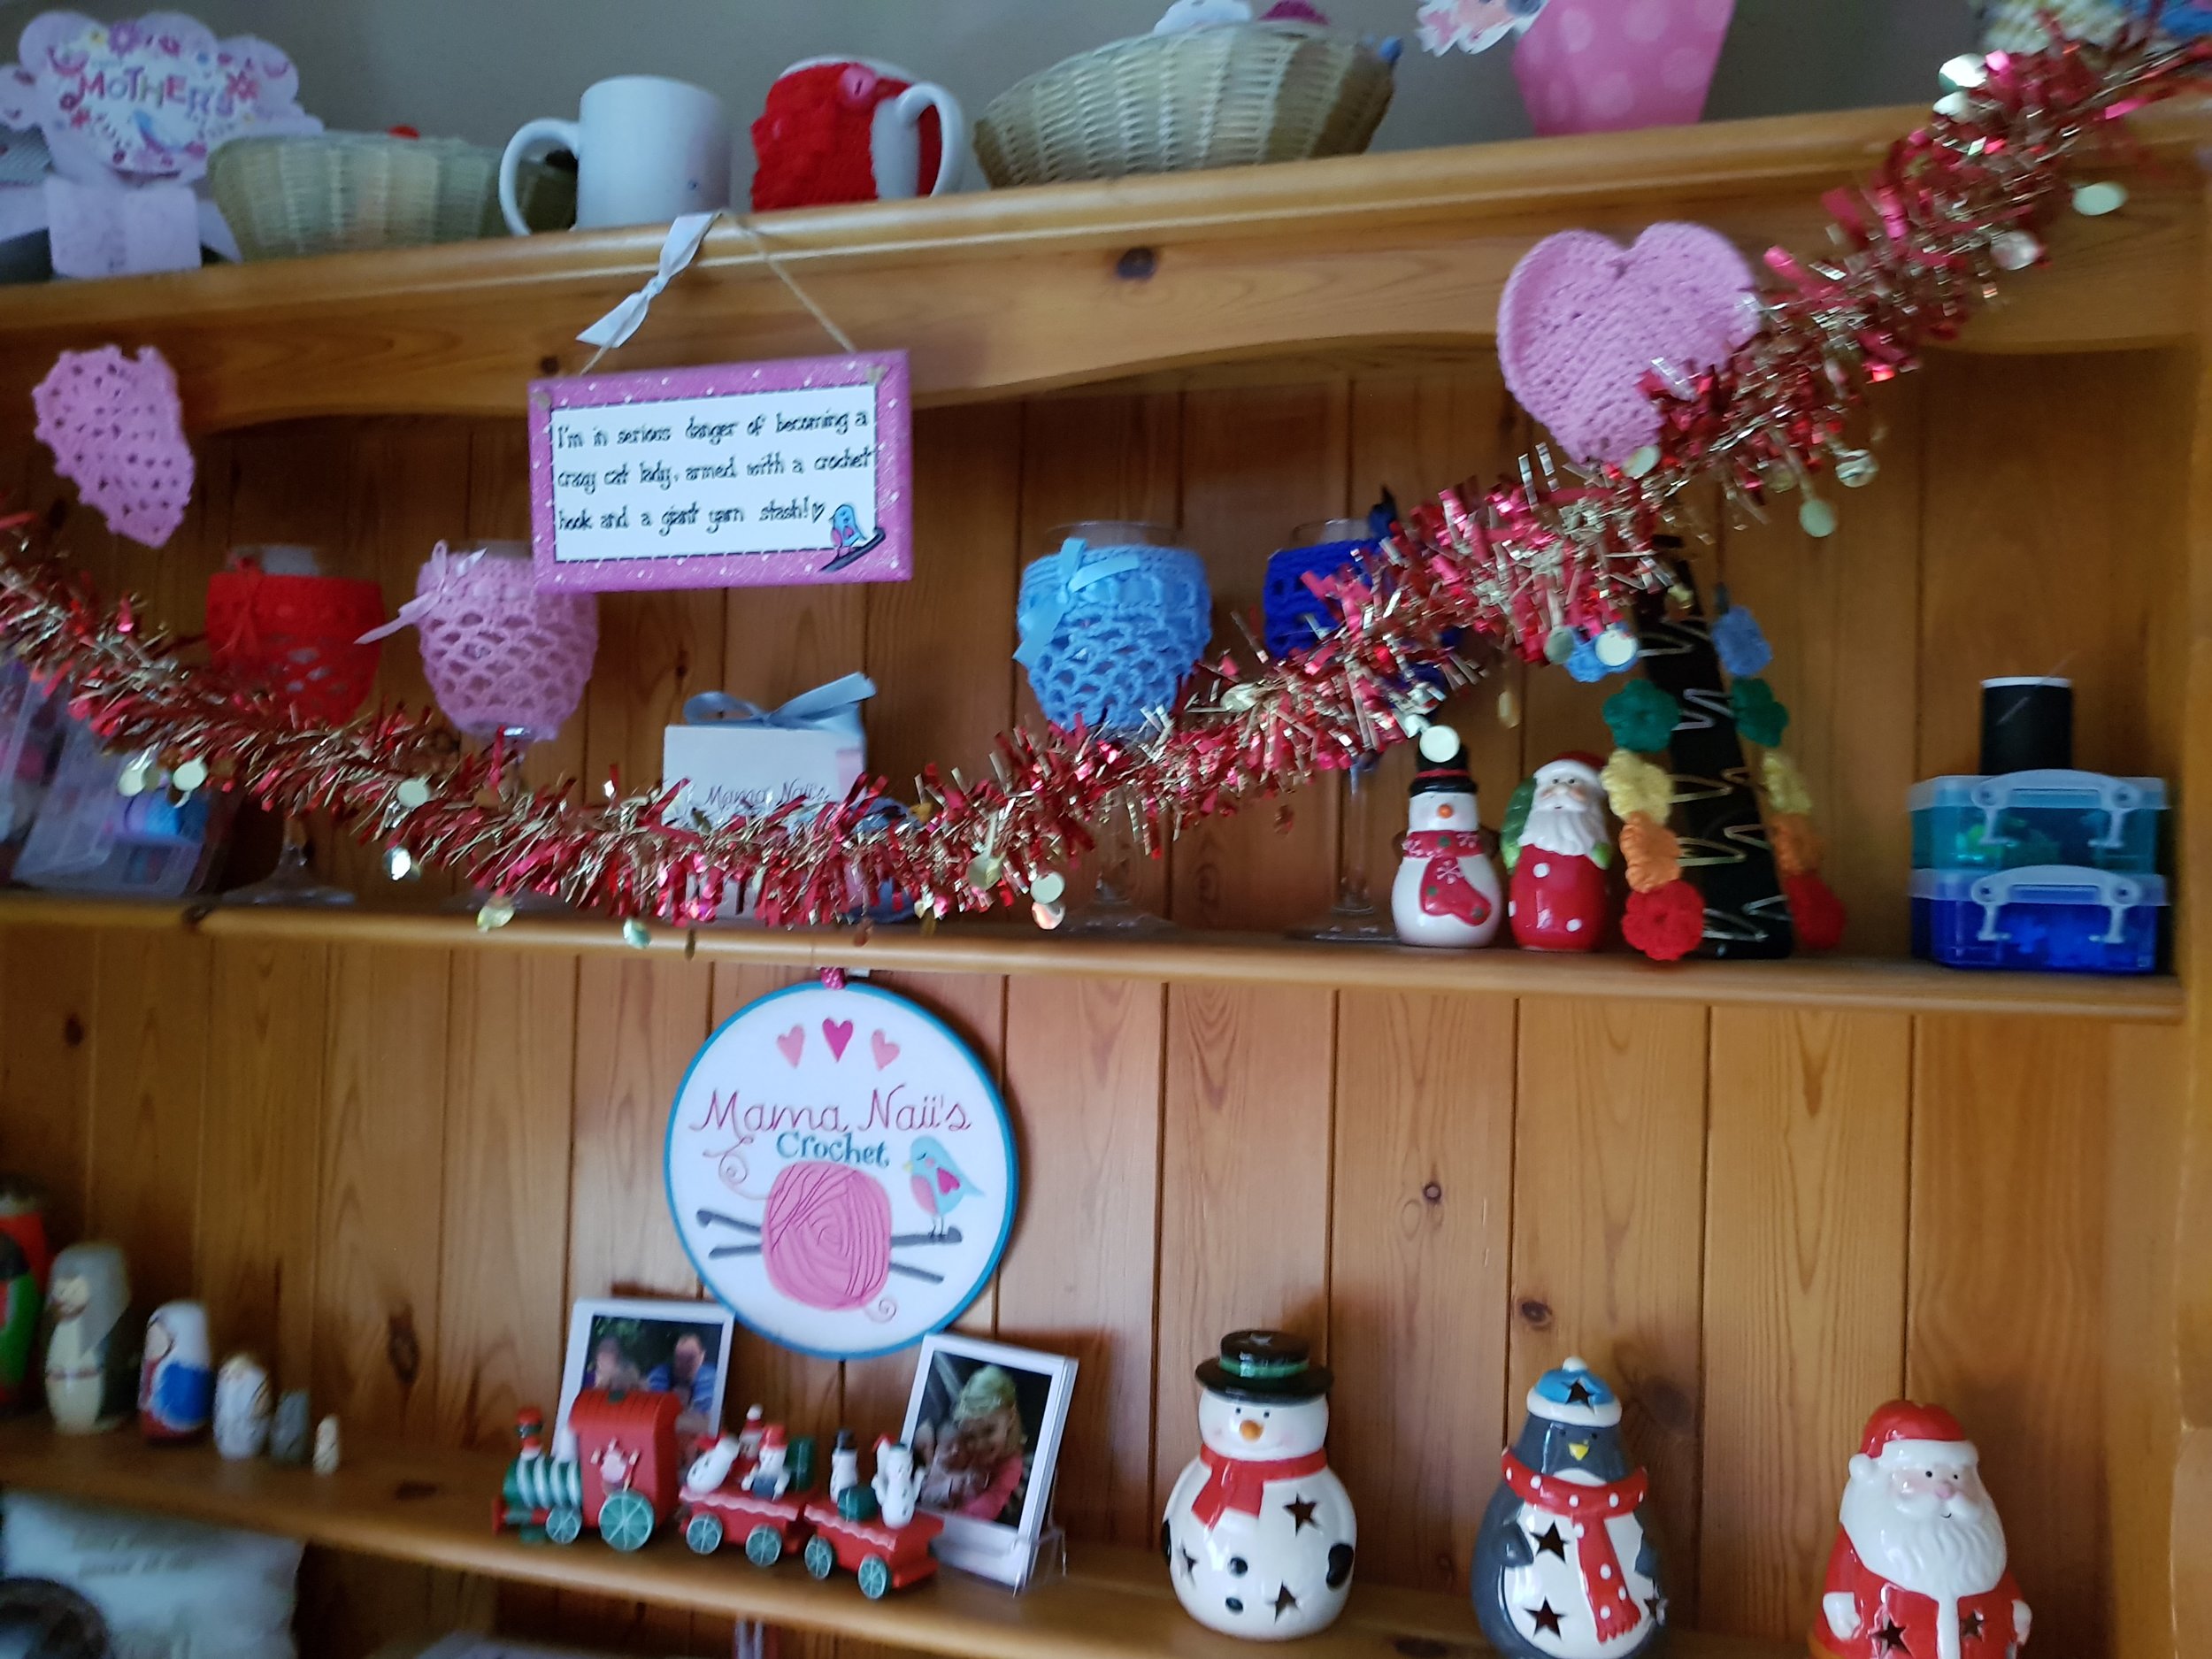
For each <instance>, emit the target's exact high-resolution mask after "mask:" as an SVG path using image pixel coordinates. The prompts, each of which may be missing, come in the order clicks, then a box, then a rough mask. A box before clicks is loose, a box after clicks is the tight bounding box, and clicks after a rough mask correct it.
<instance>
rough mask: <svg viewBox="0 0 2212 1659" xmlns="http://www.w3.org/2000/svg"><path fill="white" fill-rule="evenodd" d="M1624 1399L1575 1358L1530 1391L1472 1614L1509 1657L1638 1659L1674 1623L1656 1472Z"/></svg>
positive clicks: (1480, 1561) (1478, 1571) (1494, 1510)
mask: <svg viewBox="0 0 2212 1659" xmlns="http://www.w3.org/2000/svg"><path fill="white" fill-rule="evenodd" d="M1620 1423H1621V1402H1619V1401H1618V1400H1617V1399H1616V1398H1615V1397H1614V1394H1613V1391H1612V1390H1611V1389H1610V1388H1609V1387H1607V1386H1605V1382H1604V1379H1601V1378H1600V1377H1599V1376H1597V1375H1596V1374H1595V1373H1594V1371H1591V1370H1590V1368H1589V1367H1588V1366H1586V1365H1585V1364H1584V1363H1582V1362H1581V1361H1580V1360H1578V1359H1571V1360H1569V1361H1568V1362H1567V1363H1565V1364H1564V1365H1563V1366H1561V1367H1560V1368H1559V1369H1558V1370H1557V1371H1546V1372H1545V1373H1544V1374H1543V1375H1542V1376H1541V1377H1540V1378H1538V1379H1537V1380H1536V1386H1534V1387H1533V1388H1531V1389H1530V1390H1529V1391H1528V1420H1527V1421H1526V1422H1525V1423H1524V1424H1523V1425H1521V1437H1520V1439H1518V1440H1516V1441H1514V1443H1513V1446H1512V1448H1511V1449H1510V1450H1509V1451H1508V1452H1507V1453H1506V1454H1505V1459H1504V1464H1505V1479H1503V1480H1502V1481H1501V1482H1500V1483H1499V1485H1498V1490H1497V1493H1496V1495H1495V1496H1494V1497H1493V1498H1492V1499H1491V1500H1490V1507H1489V1509H1486V1510H1485V1511H1484V1513H1483V1517H1482V1530H1481V1532H1479V1533H1477V1534H1476V1537H1475V1570H1474V1573H1473V1585H1474V1595H1475V1613H1476V1616H1477V1617H1479V1619H1480V1620H1481V1623H1482V1633H1483V1634H1484V1635H1485V1636H1486V1637H1488V1638H1489V1639H1490V1645H1491V1646H1492V1647H1495V1648H1496V1649H1497V1650H1498V1652H1499V1653H1500V1654H1502V1655H1507V1659H1636V1656H1637V1655H1646V1654H1649V1653H1652V1652H1653V1651H1655V1649H1656V1648H1657V1647H1658V1645H1659V1643H1660V1641H1661V1640H1662V1639H1663V1636H1664V1634H1665V1632H1666V1622H1667V1599H1666V1593H1665V1591H1664V1590H1663V1589H1662V1588H1661V1587H1660V1582H1661V1574H1660V1567H1659V1552H1658V1550H1657V1548H1656V1547H1655V1545H1654V1544H1653V1543H1652V1540H1651V1537H1650V1534H1649V1533H1648V1532H1646V1531H1645V1529H1644V1507H1643V1506H1644V1503H1645V1501H1646V1498H1647V1490H1648V1484H1649V1483H1648V1482H1647V1480H1646V1479H1645V1478H1644V1471H1642V1470H1640V1469H1637V1468H1634V1467H1632V1465H1631V1464H1630V1463H1629V1461H1628V1453H1627V1451H1626V1450H1625V1449H1624V1448H1623V1446H1622V1445H1621V1430H1620Z"/></svg>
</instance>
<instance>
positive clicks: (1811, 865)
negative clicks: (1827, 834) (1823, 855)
mask: <svg viewBox="0 0 2212 1659" xmlns="http://www.w3.org/2000/svg"><path fill="white" fill-rule="evenodd" d="M1767 841H1768V842H1769V843H1770V845H1771V846H1772V847H1773V849H1774V867H1775V868H1776V869H1777V870H1779V871H1780V872H1782V873H1783V874H1784V875H1786V876H1794V875H1804V874H1809V873H1810V872H1813V871H1816V870H1817V869H1819V868H1820V832H1819V831H1818V830H1816V829H1815V828H1814V827H1813V821H1812V819H1810V818H1807V817H1806V816H1805V815H1804V814H1803V813H1802V812H1777V813H1776V814H1775V815H1774V816H1773V817H1772V818H1770V819H1768V820H1767Z"/></svg>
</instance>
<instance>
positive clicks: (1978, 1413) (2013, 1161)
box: [1905, 1016, 2132, 1653]
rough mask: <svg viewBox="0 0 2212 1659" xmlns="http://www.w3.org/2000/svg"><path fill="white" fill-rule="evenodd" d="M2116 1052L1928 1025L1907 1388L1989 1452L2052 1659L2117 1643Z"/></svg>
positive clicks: (1987, 1025) (2049, 1031) (1917, 1125)
mask: <svg viewBox="0 0 2212 1659" xmlns="http://www.w3.org/2000/svg"><path fill="white" fill-rule="evenodd" d="M2108 1041H2109V1035H2108V1033H2107V1032H2105V1031H2102V1030H2099V1029H2095V1028H2090V1029H2086V1030H2080V1031H2062V1030H2060V1029H2059V1028H2058V1027H2056V1026H2055V1025H2048V1024H2045V1023H2040V1022H2037V1021H2033V1020H2024V1019H1977V1018H1966V1017H1962V1016H1942V1017H1936V1016H1930V1017H1927V1018H1923V1019H1921V1020H1920V1022H1919V1033H1918V1041H1917V1046H1916V1053H1915V1056H1914V1079H1913V1132H1912V1141H1913V1145H1912V1215H1911V1222H1910V1234H1911V1266H1910V1286H1911V1288H1910V1293H1909V1296H1910V1301H1909V1315H1908V1317H1909V1323H1908V1325H1907V1329H1906V1356H1905V1357H1906V1386H1907V1387H1908V1388H1909V1390H1910V1391H1911V1394H1912V1395H1913V1397H1914V1398H1915V1399H1923V1400H1937V1401H1940V1402H1943V1403H1944V1404H1946V1405H1947V1406H1949V1407H1950V1408H1951V1409H1952V1410H1953V1411H1955V1413H1956V1414H1957V1415H1958V1418H1959V1421H1960V1422H1961V1423H1962V1425H1964V1426H1965V1428H1966V1431H1967V1432H1968V1433H1969V1434H1970V1436H1971V1437H1972V1438H1973V1440H1974V1442H1975V1444H1976V1445H1977V1446H1978V1447H1979V1448H1980V1449H1981V1455H1982V1471H1983V1475H1984V1479H1985V1480H1986V1482H1987V1484H1988V1486H1989V1490H1990V1494H1991V1495H1992V1496H1993V1497H1994V1498H1995V1500H1996V1502H1997V1507H1998V1510H1999V1513H2000V1514H2001V1515H2002V1516H2003V1517H2005V1518H2006V1520H2007V1521H2008V1523H2009V1525H2008V1527H2007V1529H2006V1537H2007V1539H2008V1542H2009V1544H2010V1548H2011V1565H2012V1569H2013V1572H2014V1575H2015V1577H2016V1578H2018V1580H2019V1582H2020V1585H2021V1586H2022V1589H2023V1591H2024V1594H2026V1595H2027V1597H2028V1600H2029V1601H2030V1604H2031V1605H2032V1606H2033V1608H2034V1609H2035V1616H2036V1623H2035V1628H2036V1634H2035V1640H2036V1641H2037V1642H2038V1644H2041V1643H2043V1642H2048V1643H2050V1645H2051V1649H2052V1651H2054V1652H2057V1653H2104V1652H2107V1651H2108V1649H2109V1647H2110V1640H2111V1628H2110V1621H2109V1615H2108V1609H2107V1608H2106V1606H2105V1599H2104V1595H2103V1594H2102V1591H2101V1587H2100V1586H2101V1584H2102V1583H2103V1581H2104V1578H2105V1575H2106V1572H2107V1566H2106V1563H2107V1562H2108V1559H2109V1550H2110V1548H2111V1514H2110V1509H2109V1502H2110V1497H2111V1494H2110V1493H2109V1492H2108V1486H2107V1481H2106V1469H2105V1444H2104V1410H2105V1402H2104V1389H2105V1371H2104V1365H2103V1361H2102V1356H2103V1349H2104V1345H2105V1340H2106V1333H2105V1317H2104V1299H2105V1296H2106V1294H2107V1284H2108V1280H2107V1276H2106V1259H2107V1250H2108V1230H2107V1217H2106V1213H2105V1210H2106V1205H2107V1202H2108V1170H2109V1167H2110V1164H2109V1159H2110V1156H2111V1141H2110V1121H2111V1119H2110V1113H2111V1108H2112V1102H2111V1098H2110V1090H2111V1083H2112V1072H2111V1064H2110V1056H2109V1048H2108ZM2130 1202H2132V1200H2131V1201H2130Z"/></svg>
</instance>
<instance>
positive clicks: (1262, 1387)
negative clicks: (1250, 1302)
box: [1198, 1331, 1336, 1402]
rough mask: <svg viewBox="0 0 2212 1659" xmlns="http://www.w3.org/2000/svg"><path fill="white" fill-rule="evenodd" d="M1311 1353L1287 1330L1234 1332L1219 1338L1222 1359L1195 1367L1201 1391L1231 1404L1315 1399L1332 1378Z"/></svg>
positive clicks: (1307, 1347) (1300, 1338)
mask: <svg viewBox="0 0 2212 1659" xmlns="http://www.w3.org/2000/svg"><path fill="white" fill-rule="evenodd" d="M1312 1352H1313V1349H1312V1348H1311V1346H1310V1344H1309V1343H1308V1342H1307V1341H1306V1339H1305V1338H1304V1337H1302V1336H1293V1335H1292V1334H1291V1333H1289V1332H1287V1331H1232V1332H1230V1333H1229V1334H1228V1335H1226V1336H1225V1337H1223V1338H1222V1339H1221V1357H1220V1358H1218V1359H1210V1360H1206V1361H1203V1362H1202V1363H1201V1364H1200V1365H1199V1367H1198V1382H1199V1386H1201V1387H1202V1388H1204V1389H1205V1390H1206V1391H1207V1392H1208V1393H1210V1394H1220V1395H1222V1396H1223V1397H1224V1398H1225V1399H1230V1400H1251V1401H1256V1402H1267V1401H1270V1400H1318V1399H1319V1398H1321V1396H1322V1395H1324V1394H1327V1393H1328V1392H1329V1388H1330V1386H1331V1385H1332V1384H1333V1383H1334V1382H1335V1381H1336V1379H1335V1378H1334V1377H1333V1376H1331V1375H1330V1374H1329V1368H1328V1367H1327V1366H1326V1365H1317V1364H1315V1363H1313V1361H1312V1359H1311V1357H1310V1356H1311V1354H1312Z"/></svg>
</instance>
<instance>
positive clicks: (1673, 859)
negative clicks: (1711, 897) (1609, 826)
mask: <svg viewBox="0 0 2212 1659" xmlns="http://www.w3.org/2000/svg"><path fill="white" fill-rule="evenodd" d="M1621 858H1622V860H1623V862H1624V863H1625V864H1627V866H1628V885H1629V886H1630V887H1632V889H1634V890H1635V891H1636V892H1638V893H1651V892H1655V891H1656V890H1657V889H1658V888H1660V887H1665V886H1667V885H1668V883H1670V882H1673V881H1679V880H1680V879H1682V841H1681V839H1680V837H1678V836H1677V835H1676V834H1675V833H1674V832H1673V831H1672V830H1671V829H1669V828H1668V827H1667V826H1665V825H1663V824H1659V823H1655V822H1654V821H1653V820H1652V819H1650V818H1647V817H1645V816H1644V814H1642V813H1641V812H1639V813H1637V814H1636V816H1635V817H1633V818H1630V819H1629V820H1628V821H1627V822H1626V823H1624V824H1623V825H1622V826H1621Z"/></svg>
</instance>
